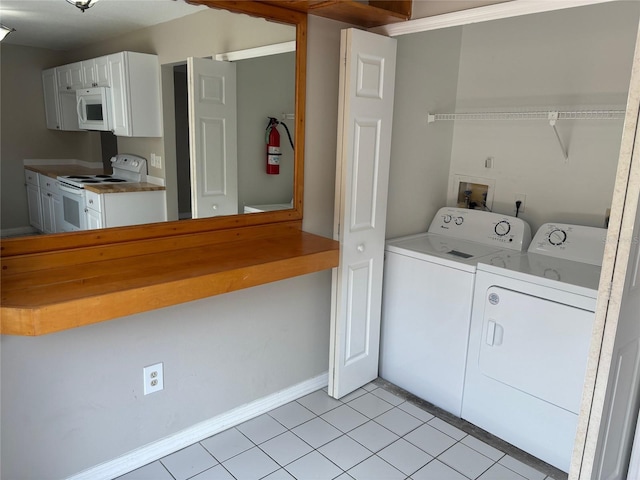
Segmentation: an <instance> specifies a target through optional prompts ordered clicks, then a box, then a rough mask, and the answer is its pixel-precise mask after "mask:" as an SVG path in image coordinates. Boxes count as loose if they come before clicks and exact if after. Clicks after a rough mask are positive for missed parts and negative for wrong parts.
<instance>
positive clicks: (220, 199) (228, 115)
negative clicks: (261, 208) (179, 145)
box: [187, 58, 238, 218]
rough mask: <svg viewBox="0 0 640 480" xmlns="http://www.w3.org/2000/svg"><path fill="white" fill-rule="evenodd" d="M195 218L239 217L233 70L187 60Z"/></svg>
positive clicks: (229, 65) (219, 64) (223, 64)
mask: <svg viewBox="0 0 640 480" xmlns="http://www.w3.org/2000/svg"><path fill="white" fill-rule="evenodd" d="M187 78H188V103H189V124H190V125H191V129H190V132H189V142H190V145H189V149H190V157H191V202H192V209H193V218H203V217H213V216H218V215H235V214H237V213H238V173H237V172H238V165H237V161H238V160H237V133H236V124H237V111H236V69H235V64H234V63H231V62H218V61H215V60H207V59H202V58H189V59H187Z"/></svg>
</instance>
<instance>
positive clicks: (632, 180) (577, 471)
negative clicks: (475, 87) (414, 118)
mask: <svg viewBox="0 0 640 480" xmlns="http://www.w3.org/2000/svg"><path fill="white" fill-rule="evenodd" d="M612 1H618V0H565V1H563V2H519V1H510V2H504V3H500V4H495V5H488V6H485V7H478V8H473V9H470V10H463V11H458V12H453V13H446V14H442V15H435V16H432V17H426V18H419V19H415V20H410V21H407V22H402V23H397V24H392V25H384V26H381V27H375V28H372V29H370V31H372V32H375V33H380V34H384V35H389V36H391V37H395V36H398V35H406V34H410V33H420V32H426V31H430V30H438V29H442V28H448V27H455V26H463V25H469V24H472V23H480V22H486V21H491V20H498V19H503V18H513V17H519V16H522V15H528V14H534V13H543V12H550V11H554V10H561V9H566V8H574V7H583V6H588V5H595V4H600V3H609V2H612ZM639 27H640V26H639ZM638 34H640V28H639V29H638ZM634 82H635V85H634ZM639 104H640V36H639V37H638V40H637V41H636V50H635V54H634V58H633V65H632V76H631V78H630V88H629V94H628V99H627V107H626V116H625V122H624V135H623V138H622V142H621V146H620V155H619V157H618V166H617V172H616V181H615V188H614V195H613V198H612V203H611V217H610V222H609V232H608V235H607V243H606V246H605V252H604V259H603V263H602V272H601V277H600V284H599V288H598V304H597V306H596V318H595V323H594V332H593V337H592V340H591V349H590V354H589V362H588V365H587V375H586V381H585V386H584V390H583V397H582V405H581V410H580V416H579V418H578V431H577V435H576V440H575V444H574V452H573V457H572V461H571V468H570V471H569V480H577V479H580V480H589V479H591V475H592V471H593V468H594V461H595V453H596V450H597V449H598V436H599V431H600V425H601V423H602V413H603V410H604V401H605V395H606V390H607V382H608V377H609V370H610V368H611V362H612V355H613V346H614V343H615V337H616V331H617V325H618V316H619V312H620V302H621V299H622V292H623V289H624V280H625V278H624V277H625V274H626V266H627V263H628V259H629V254H630V249H631V244H630V243H629V242H625V240H624V239H622V240H621V237H622V238H624V237H623V235H622V234H623V233H624V232H627V231H633V227H634V224H635V211H636V208H638V205H637V204H638V195H639V190H640V146H639V148H637V149H635V151H634V143H640V128H639V122H638V113H639ZM425 114H426V112H425ZM638 450H640V449H635V451H634V455H639V456H640V452H639V451H638ZM639 461H640V459H638V458H633V457H632V459H631V462H632V463H634V462H639Z"/></svg>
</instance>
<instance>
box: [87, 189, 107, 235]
mask: <svg viewBox="0 0 640 480" xmlns="http://www.w3.org/2000/svg"><path fill="white" fill-rule="evenodd" d="M85 201H86V205H87V208H85V212H86V213H87V228H88V229H89V230H95V229H96V228H103V227H104V226H105V225H104V222H103V220H102V211H101V210H102V203H101V201H100V195H98V194H97V193H94V192H90V191H88V190H87V191H86V192H85Z"/></svg>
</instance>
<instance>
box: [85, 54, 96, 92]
mask: <svg viewBox="0 0 640 480" xmlns="http://www.w3.org/2000/svg"><path fill="white" fill-rule="evenodd" d="M94 67H95V62H94V60H93V59H91V60H83V61H82V77H83V80H84V81H83V82H82V86H83V87H84V88H91V87H97V86H98V85H97V79H96V72H95V69H94Z"/></svg>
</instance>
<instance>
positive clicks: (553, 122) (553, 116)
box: [548, 112, 569, 161]
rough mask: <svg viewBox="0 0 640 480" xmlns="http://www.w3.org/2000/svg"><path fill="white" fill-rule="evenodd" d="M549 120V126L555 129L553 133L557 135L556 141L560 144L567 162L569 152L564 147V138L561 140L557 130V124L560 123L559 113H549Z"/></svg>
mask: <svg viewBox="0 0 640 480" xmlns="http://www.w3.org/2000/svg"><path fill="white" fill-rule="evenodd" d="M548 118H549V125H551V128H553V133H555V134H556V139H557V140H558V143H559V144H560V150H562V156H563V157H564V159H565V161H567V160H569V151H568V150H567V147H565V146H564V142H563V141H562V138H560V134H559V133H558V129H557V128H556V122H557V121H558V112H549V117H548Z"/></svg>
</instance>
